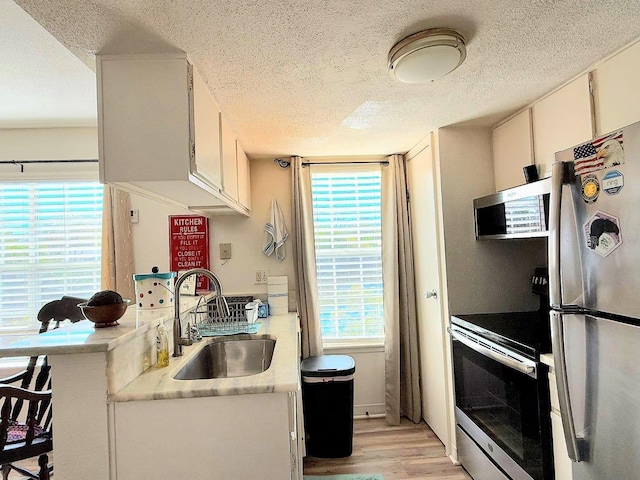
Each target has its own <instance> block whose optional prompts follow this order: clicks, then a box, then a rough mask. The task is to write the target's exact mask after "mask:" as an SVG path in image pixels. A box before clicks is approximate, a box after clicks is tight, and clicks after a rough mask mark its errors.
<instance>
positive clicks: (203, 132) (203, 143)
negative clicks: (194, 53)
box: [191, 68, 222, 188]
mask: <svg viewBox="0 0 640 480" xmlns="http://www.w3.org/2000/svg"><path fill="white" fill-rule="evenodd" d="M193 115H194V121H193V129H194V132H193V137H194V141H195V158H193V159H192V161H193V164H192V166H191V173H193V174H194V175H196V176H198V177H199V178H200V179H201V180H204V181H206V182H208V183H210V184H211V185H213V186H215V187H218V188H221V187H222V165H221V163H222V162H221V160H220V109H219V108H218V105H217V104H216V102H215V100H214V99H213V97H212V96H211V93H210V92H209V89H208V88H207V85H206V84H205V83H204V80H202V77H200V75H199V74H198V72H197V70H196V69H195V68H194V69H193Z"/></svg>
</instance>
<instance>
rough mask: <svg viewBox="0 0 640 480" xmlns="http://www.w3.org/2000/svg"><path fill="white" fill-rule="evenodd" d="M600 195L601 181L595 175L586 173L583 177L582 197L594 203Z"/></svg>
mask: <svg viewBox="0 0 640 480" xmlns="http://www.w3.org/2000/svg"><path fill="white" fill-rule="evenodd" d="M598 195H600V182H599V181H598V177H596V176H595V175H585V176H584V177H583V178H582V198H583V200H584V201H585V202H587V203H593V202H595V201H596V200H597V199H598Z"/></svg>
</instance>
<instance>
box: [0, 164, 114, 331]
mask: <svg viewBox="0 0 640 480" xmlns="http://www.w3.org/2000/svg"><path fill="white" fill-rule="evenodd" d="M16 163H17V165H16V164H7V163H4V164H0V183H2V184H8V183H12V184H31V183H48V184H58V183H79V182H85V183H86V182H95V183H96V185H97V186H98V187H99V189H101V191H103V190H104V185H102V184H100V183H99V175H98V161H97V160H82V161H80V162H78V161H73V160H53V161H45V162H42V161H31V162H30V161H29V160H16ZM102 212H104V205H103V207H102ZM102 212H101V214H100V220H99V225H100V233H99V237H98V238H99V239H100V241H101V240H102ZM100 263H101V262H100ZM100 275H101V272H98V278H100ZM63 294H64V293H63ZM45 303H46V302H45ZM43 305H44V303H43ZM38 327H39V322H38V321H37V319H36V320H33V321H30V322H29V323H28V324H27V325H26V326H25V328H15V329H12V328H6V327H5V328H0V342H5V341H9V339H10V338H11V337H15V336H23V335H28V334H33V333H38V329H39V328H38Z"/></svg>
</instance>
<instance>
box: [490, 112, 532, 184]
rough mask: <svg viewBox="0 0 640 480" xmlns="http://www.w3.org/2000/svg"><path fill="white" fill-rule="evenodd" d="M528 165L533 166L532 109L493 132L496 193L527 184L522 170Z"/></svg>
mask: <svg viewBox="0 0 640 480" xmlns="http://www.w3.org/2000/svg"><path fill="white" fill-rule="evenodd" d="M527 165H533V146H532V143H531V111H530V109H527V110H525V111H523V112H521V113H519V114H518V115H516V116H515V117H513V118H512V119H510V120H509V121H508V122H505V123H503V124H502V125H500V126H498V127H496V128H495V129H494V130H493V171H494V176H495V182H496V191H500V190H504V189H505V188H511V187H515V186H517V185H522V184H523V183H525V180H524V173H523V171H522V169H523V168H524V167H526V166H527Z"/></svg>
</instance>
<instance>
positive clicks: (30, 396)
mask: <svg viewBox="0 0 640 480" xmlns="http://www.w3.org/2000/svg"><path fill="white" fill-rule="evenodd" d="M0 401H2V408H1V409H0V449H2V450H4V448H5V446H6V444H7V442H8V441H11V439H10V438H9V430H10V428H11V427H13V426H14V425H15V419H14V415H15V410H16V405H17V404H18V403H20V407H19V408H20V409H22V405H23V404H24V403H26V404H27V409H26V419H25V421H24V425H25V427H26V432H24V440H21V441H24V442H25V444H26V445H30V444H31V443H32V442H33V440H34V438H37V437H38V436H40V435H41V434H42V432H43V431H48V430H49V428H50V422H51V414H50V409H51V390H44V391H41V392H33V391H30V390H26V389H24V388H20V387H14V386H12V385H0Z"/></svg>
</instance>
